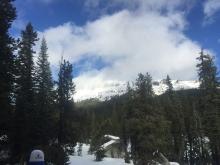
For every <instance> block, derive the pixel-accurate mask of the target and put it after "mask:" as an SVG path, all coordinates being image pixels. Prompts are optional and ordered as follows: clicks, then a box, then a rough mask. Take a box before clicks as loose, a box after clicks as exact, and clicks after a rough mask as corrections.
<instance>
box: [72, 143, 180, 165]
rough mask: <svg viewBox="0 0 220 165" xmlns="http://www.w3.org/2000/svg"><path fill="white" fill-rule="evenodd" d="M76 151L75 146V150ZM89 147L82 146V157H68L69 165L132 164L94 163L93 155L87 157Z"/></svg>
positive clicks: (121, 164)
mask: <svg viewBox="0 0 220 165" xmlns="http://www.w3.org/2000/svg"><path fill="white" fill-rule="evenodd" d="M75 150H77V146H76V149H75ZM88 151H89V145H86V144H83V146H82V156H76V155H74V156H70V165H133V163H130V164H128V163H125V161H124V159H117V158H104V159H103V161H100V162H96V161H94V160H95V156H94V155H89V154H88ZM170 165H179V163H176V162H170Z"/></svg>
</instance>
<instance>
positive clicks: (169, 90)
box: [166, 75, 173, 94]
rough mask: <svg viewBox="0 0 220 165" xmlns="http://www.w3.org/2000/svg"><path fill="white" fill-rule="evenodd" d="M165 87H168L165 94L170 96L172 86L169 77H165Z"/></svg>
mask: <svg viewBox="0 0 220 165" xmlns="http://www.w3.org/2000/svg"><path fill="white" fill-rule="evenodd" d="M166 85H167V87H168V88H167V92H168V93H170V94H171V93H172V92H173V84H172V83H171V79H170V76H169V75H167V78H166Z"/></svg>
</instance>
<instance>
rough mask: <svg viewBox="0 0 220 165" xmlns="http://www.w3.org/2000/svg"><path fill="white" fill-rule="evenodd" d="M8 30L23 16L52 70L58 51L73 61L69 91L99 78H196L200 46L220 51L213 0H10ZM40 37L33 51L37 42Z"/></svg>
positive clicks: (16, 28) (93, 85) (97, 85)
mask: <svg viewBox="0 0 220 165" xmlns="http://www.w3.org/2000/svg"><path fill="white" fill-rule="evenodd" d="M14 5H15V6H16V8H17V15H18V16H17V19H16V20H15V21H14V23H13V25H12V28H11V34H12V35H13V36H14V37H19V36H20V32H21V30H23V29H24V28H25V26H26V24H27V23H28V22H31V23H32V24H33V26H34V28H35V30H36V31H37V32H38V37H39V39H40V40H41V38H42V37H43V36H44V37H45V38H46V40H47V44H48V54H49V61H50V64H51V69H52V71H53V76H54V78H56V74H57V72H58V69H59V68H58V67H59V62H60V60H61V56H63V57H64V58H65V59H67V60H69V61H70V62H71V63H72V64H73V68H74V71H73V76H74V79H73V81H74V83H75V84H76V92H77V93H76V99H79V98H80V97H82V95H84V94H86V93H87V94H88V93H92V94H96V93H97V92H98V91H101V90H102V89H103V88H105V87H106V84H107V85H108V84H111V83H117V82H120V83H121V82H127V81H134V80H135V79H136V78H137V74H138V73H140V72H141V73H146V72H149V73H150V74H151V75H152V77H153V79H154V80H159V79H163V78H165V77H166V75H167V74H169V75H170V77H171V78H172V79H178V80H197V79H198V78H197V73H196V63H197V61H196V57H198V55H199V52H200V50H201V48H203V49H205V52H206V53H209V54H211V55H213V56H214V57H215V59H216V65H217V66H220V61H219V60H218V57H219V54H220V30H219V29H220V0H16V1H15V2H14ZM40 40H39V42H38V43H37V46H36V48H35V49H36V51H37V52H38V50H39V45H40Z"/></svg>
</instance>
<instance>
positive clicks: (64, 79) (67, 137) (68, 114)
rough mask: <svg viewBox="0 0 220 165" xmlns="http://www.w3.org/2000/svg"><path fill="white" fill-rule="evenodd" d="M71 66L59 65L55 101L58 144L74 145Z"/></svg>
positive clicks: (75, 135)
mask: <svg viewBox="0 0 220 165" xmlns="http://www.w3.org/2000/svg"><path fill="white" fill-rule="evenodd" d="M72 69H73V67H72V64H70V63H69V62H68V61H65V60H63V61H62V62H61V64H60V71H59V74H58V88H57V96H58V97H57V101H58V109H59V130H58V141H59V144H61V145H62V144H70V145H75V143H76V137H77V128H76V127H77V126H76V123H75V121H74V112H75V110H74V101H73V94H74V92H75V85H74V83H73V76H72Z"/></svg>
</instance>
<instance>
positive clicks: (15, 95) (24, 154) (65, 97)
mask: <svg viewBox="0 0 220 165" xmlns="http://www.w3.org/2000/svg"><path fill="white" fill-rule="evenodd" d="M0 15H1V16H0V106H1V107H0V164H7V163H10V164H15V163H19V164H24V163H25V162H27V160H28V159H29V156H30V152H31V151H32V150H33V149H42V150H43V151H44V152H45V155H46V161H47V162H51V163H54V164H59V165H63V164H66V163H67V162H68V157H67V155H68V154H69V153H70V152H72V151H73V146H75V143H76V139H77V134H76V132H77V131H78V130H77V127H76V125H77V122H76V121H77V117H76V115H75V114H76V111H75V110H74V101H73V99H72V95H73V93H74V91H75V85H74V84H73V82H72V78H73V77H72V69H73V68H72V64H70V63H69V62H68V61H66V60H63V59H62V60H61V62H60V66H59V74H58V76H57V77H58V80H57V82H54V80H53V79H52V73H51V70H50V64H49V62H48V54H47V49H48V48H47V43H46V40H45V38H43V39H42V41H41V47H40V52H39V54H38V55H37V54H36V53H35V51H34V46H35V44H36V42H37V41H38V35H37V32H36V31H35V30H34V28H33V26H32V25H31V23H29V24H27V26H26V28H25V29H24V30H23V31H21V36H20V38H19V40H15V39H13V38H12V37H11V36H10V35H9V28H10V27H11V24H12V22H13V20H14V19H15V18H16V10H15V8H14V7H13V5H12V0H1V1H0ZM34 56H38V57H37V60H36V62H34Z"/></svg>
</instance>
